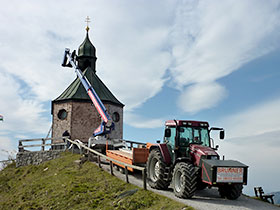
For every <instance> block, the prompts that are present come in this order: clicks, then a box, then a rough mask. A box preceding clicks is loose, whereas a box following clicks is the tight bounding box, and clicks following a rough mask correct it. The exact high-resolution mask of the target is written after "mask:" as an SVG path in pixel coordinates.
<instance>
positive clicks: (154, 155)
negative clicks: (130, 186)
mask: <svg viewBox="0 0 280 210" xmlns="http://www.w3.org/2000/svg"><path fill="white" fill-rule="evenodd" d="M165 168H166V163H165V162H164V160H163V158H162V155H161V153H160V151H159V150H158V149H154V150H152V151H151V152H150V154H149V158H148V163H147V178H148V183H149V185H150V186H151V187H152V188H155V189H159V190H163V189H167V188H168V186H169V184H170V182H169V181H167V179H165V174H164V172H165Z"/></svg>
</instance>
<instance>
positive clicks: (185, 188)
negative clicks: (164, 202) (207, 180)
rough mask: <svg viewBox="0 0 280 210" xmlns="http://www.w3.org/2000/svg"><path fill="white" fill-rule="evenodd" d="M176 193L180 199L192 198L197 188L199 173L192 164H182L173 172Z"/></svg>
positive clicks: (177, 165) (178, 164) (176, 166)
mask: <svg viewBox="0 0 280 210" xmlns="http://www.w3.org/2000/svg"><path fill="white" fill-rule="evenodd" d="M173 184H174V193H175V195H176V196H177V197H179V198H191V197H192V196H193V195H194V193H195V191H196V187H197V173H196V171H195V168H194V166H193V165H192V164H190V163H185V162H180V163H177V164H176V165H175V168H174V172H173Z"/></svg>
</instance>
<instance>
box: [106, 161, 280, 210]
mask: <svg viewBox="0 0 280 210" xmlns="http://www.w3.org/2000/svg"><path fill="white" fill-rule="evenodd" d="M102 162H103V163H104V164H102V168H103V169H104V170H105V171H107V172H109V173H110V166H109V164H108V162H105V161H102ZM114 175H115V176H116V177H118V178H119V179H122V180H124V181H125V180H126V179H125V175H124V174H122V173H120V172H119V171H117V170H115V169H114ZM129 182H130V183H131V184H134V185H137V186H139V187H143V182H142V175H141V173H140V172H139V173H137V172H136V173H134V174H132V173H129ZM147 188H148V190H151V191H153V192H156V193H158V194H161V195H164V196H166V197H169V198H171V199H173V200H176V201H178V202H181V203H184V204H186V205H188V206H192V207H194V208H195V209H197V210H231V209H234V210H280V208H279V207H277V206H275V205H272V204H270V203H265V202H262V201H258V200H255V199H252V198H249V197H247V196H244V195H242V196H240V197H239V198H238V199H237V200H227V199H223V198H221V197H220V196H219V193H218V190H217V188H212V189H205V190H200V191H197V192H196V194H195V196H194V197H193V198H192V199H180V198H177V197H176V196H175V195H174V193H173V191H172V189H171V188H170V189H169V190H168V191H163V190H155V189H152V188H150V187H149V186H147Z"/></svg>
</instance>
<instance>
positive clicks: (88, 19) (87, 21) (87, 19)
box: [85, 16, 90, 31]
mask: <svg viewBox="0 0 280 210" xmlns="http://www.w3.org/2000/svg"><path fill="white" fill-rule="evenodd" d="M85 22H86V23H87V27H86V30H87V31H89V26H88V24H89V23H90V18H89V16H87V17H86V20H85Z"/></svg>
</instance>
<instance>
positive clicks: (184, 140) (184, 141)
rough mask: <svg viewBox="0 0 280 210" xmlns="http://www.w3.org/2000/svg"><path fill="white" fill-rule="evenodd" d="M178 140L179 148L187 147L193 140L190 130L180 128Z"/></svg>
mask: <svg viewBox="0 0 280 210" xmlns="http://www.w3.org/2000/svg"><path fill="white" fill-rule="evenodd" d="M179 131H180V138H179V145H180V146H183V147H184V146H188V145H189V143H190V142H191V140H192V139H193V137H192V136H193V134H192V128H187V127H180V129H179Z"/></svg>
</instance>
